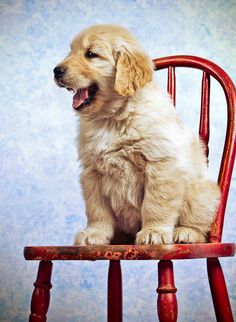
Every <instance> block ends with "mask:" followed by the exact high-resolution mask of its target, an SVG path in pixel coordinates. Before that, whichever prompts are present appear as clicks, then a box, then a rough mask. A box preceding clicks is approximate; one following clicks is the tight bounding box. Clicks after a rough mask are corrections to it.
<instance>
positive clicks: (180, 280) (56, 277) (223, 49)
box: [0, 0, 236, 322]
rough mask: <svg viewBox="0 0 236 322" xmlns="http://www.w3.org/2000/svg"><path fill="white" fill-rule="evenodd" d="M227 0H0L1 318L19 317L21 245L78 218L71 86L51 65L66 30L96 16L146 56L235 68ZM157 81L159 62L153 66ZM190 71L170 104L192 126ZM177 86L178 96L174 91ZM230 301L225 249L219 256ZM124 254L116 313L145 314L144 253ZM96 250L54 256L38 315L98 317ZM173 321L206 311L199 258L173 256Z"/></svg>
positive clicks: (68, 229) (64, 43) (101, 310)
mask: <svg viewBox="0 0 236 322" xmlns="http://www.w3.org/2000/svg"><path fill="white" fill-rule="evenodd" d="M235 20H236V3H235V1H234V0H228V1H223V0H222V1H221V0H201V1H200V0H199V1H197V0H179V1H171V0H156V1H155V0H147V1H145V0H133V1H131V0H130V1H125V0H120V1H118V0H112V1H109V0H106V1H105V0H99V1H97V0H96V1H95V0H89V1H75V0H74V1H70V0H69V1H61V0H59V1H56V0H48V1H26V0H15V1H14V0H8V1H7V0H6V1H4V0H1V1H0V46H1V50H0V61H1V72H0V91H1V95H0V109H1V111H0V118H1V126H0V178H1V181H0V185H1V186H0V209H1V224H0V225H1V239H0V243H1V256H0V261H1V263H0V276H1V277H0V311H1V312H0V321H1V322H11V321H14V322H23V321H24V322H25V321H26V319H27V316H28V310H29V302H30V296H31V291H32V283H33V281H34V279H35V275H36V270H37V263H34V262H25V261H24V259H23V247H24V245H70V244H72V242H73V236H74V234H75V233H76V232H77V231H78V230H79V229H82V228H83V227H84V226H85V223H86V220H85V214H84V212H85V208H84V202H83V198H82V194H81V188H80V186H79V183H78V176H79V172H80V169H79V163H78V162H77V153H76V147H75V136H76V132H77V128H78V127H79V122H78V120H77V119H76V117H75V115H74V112H73V111H72V108H71V101H72V98H71V95H70V94H69V93H68V92H67V91H65V90H61V89H59V88H58V87H56V86H55V84H54V82H53V75H52V70H53V68H54V66H55V64H56V63H57V62H58V61H60V60H61V59H62V58H63V57H64V56H65V55H66V54H67V53H68V51H69V43H70V41H71V39H72V38H73V37H74V36H75V35H76V34H77V33H78V32H79V31H80V30H81V29H82V28H84V27H86V26H89V25H91V24H95V23H116V24H121V25H123V26H125V27H128V28H129V29H130V30H131V31H132V32H134V33H135V34H136V35H137V37H138V39H139V40H140V42H141V43H142V44H143V47H144V48H146V50H147V52H148V53H149V55H150V56H151V57H160V56H164V55H172V54H192V55H198V56H202V57H205V58H207V59H210V60H212V61H214V62H215V63H217V64H219V65H220V66H222V67H223V68H224V69H225V70H226V71H227V72H228V73H229V75H230V76H231V77H232V78H233V79H234V80H235V79H236V77H235V76H236V75H235V70H236V60H235V57H236V24H235ZM156 78H157V80H158V81H159V82H160V84H161V86H163V87H164V88H165V86H166V85H165V82H164V77H163V74H162V73H160V74H158V75H157V76H156ZM200 78H201V77H200V74H198V73H197V72H195V73H194V72H193V73H191V72H190V71H184V72H179V73H178V75H177V81H178V84H179V85H178V93H177V101H178V103H177V108H178V111H179V113H180V115H181V117H182V118H183V120H184V121H185V122H187V123H189V125H190V127H191V128H192V129H193V131H196V126H194V124H196V123H197V122H198V118H199V113H198V107H199V97H198V95H199V90H200V87H199V81H200ZM212 87H213V94H212V96H211V103H212V108H213V112H212V122H213V127H212V130H211V142H210V143H211V144H210V151H211V153H212V157H211V160H210V171H211V175H212V176H213V177H216V168H217V166H218V164H219V155H220V152H221V150H222V137H223V134H224V127H223V124H224V119H225V115H226V112H225V104H224V97H223V93H222V91H221V90H220V89H219V87H218V86H217V85H216V84H215V83H214V82H212ZM182 94H183V95H184V97H183V96H182ZM235 197H236V185H235V176H234V179H233V182H232V185H231V192H230V196H229V203H228V208H227V217H226V222H225V233H224V240H227V241H231V242H233V241H235V230H236V221H235V217H234V218H233V215H234V216H235ZM221 262H222V265H223V268H224V270H225V274H226V280H227V283H228V288H229V293H230V297H231V302H232V305H233V309H234V312H235V309H236V285H235V276H236V265H235V260H232V259H222V261H221ZM122 264H123V280H124V321H126V322H131V321H145V322H153V321H156V293H155V289H156V287H157V271H156V263H155V262H146V261H144V262H139V263H138V262H126V263H122ZM106 273H107V263H105V262H96V263H94V262H93V263H90V262H73V263H72V262H71V263H68V262H67V263H66V262H61V263H55V264H54V274H53V280H52V283H53V289H52V300H51V306H50V310H49V313H48V321H51V322H65V321H66V322H75V321H81V322H104V321H105V314H106V278H107V277H106ZM175 280H176V286H177V288H178V293H177V295H178V300H179V321H182V322H206V321H215V318H214V313H213V306H212V303H211V299H210V292H209V287H208V284H207V275H206V270H205V262H204V261H203V260H195V261H191V262H187V261H185V262H181V261H179V262H176V264H175Z"/></svg>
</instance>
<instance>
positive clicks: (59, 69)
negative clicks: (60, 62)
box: [53, 66, 66, 78]
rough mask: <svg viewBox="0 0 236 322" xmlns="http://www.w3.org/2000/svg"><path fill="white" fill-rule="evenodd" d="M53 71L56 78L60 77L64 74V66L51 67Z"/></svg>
mask: <svg viewBox="0 0 236 322" xmlns="http://www.w3.org/2000/svg"><path fill="white" fill-rule="evenodd" d="M53 72H54V75H55V77H56V78H60V77H62V76H63V75H64V74H65V72H66V68H64V67H62V66H61V67H60V66H58V67H55V68H54V69H53Z"/></svg>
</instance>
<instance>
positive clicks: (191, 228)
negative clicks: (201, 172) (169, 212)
mask: <svg viewBox="0 0 236 322" xmlns="http://www.w3.org/2000/svg"><path fill="white" fill-rule="evenodd" d="M219 197H220V193H219V188H218V186H217V184H216V183H215V182H213V181H211V180H198V181H197V182H194V183H192V184H191V185H190V186H189V188H188V189H187V191H186V194H185V198H184V202H183V205H182V207H181V210H180V217H179V222H178V226H177V227H176V228H175V231H174V242H175V243H204V242H206V241H207V237H208V233H209V232H210V229H211V224H212V222H213V219H214V215H215V212H216V208H217V204H218V202H219Z"/></svg>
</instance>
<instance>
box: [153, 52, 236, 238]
mask: <svg viewBox="0 0 236 322" xmlns="http://www.w3.org/2000/svg"><path fill="white" fill-rule="evenodd" d="M153 62H154V65H155V69H156V70H161V69H164V68H168V81H167V90H168V93H169V94H170V96H171V98H172V100H173V103H174V105H175V102H176V77H175V68H176V67H191V68H195V69H200V70H202V71H203V76H202V90H201V114H200V126H199V135H200V137H201V139H202V140H203V142H204V143H205V146H206V156H207V157H208V153H209V148H208V142H209V133H210V131H209V129H210V117H209V111H210V110H209V108H210V77H211V76H212V77H214V78H215V79H216V80H217V81H218V82H219V83H220V85H221V86H222V88H223V90H224V93H225V97H226V103H227V129H226V137H225V143H224V149H223V154H222V158H221V165H220V170H219V174H218V184H219V186H220V189H221V195H222V197H221V201H220V204H219V207H218V210H217V213H216V217H215V220H214V223H213V225H212V230H211V235H210V242H213V243H214V242H215V243H217V242H220V241H221V238H222V231H223V224H224V216H225V208H226V202H227V197H228V192H229V186H230V180H231V176H232V171H233V165H234V159H235V154H236V88H235V86H234V84H233V82H232V80H231V79H230V77H229V76H228V75H227V74H226V72H225V71H224V70H223V69H222V68H220V67H219V66H217V65H216V64H214V63H212V62H211V61H209V60H206V59H203V58H199V57H195V56H185V55H178V56H169V57H163V58H157V59H154V60H153Z"/></svg>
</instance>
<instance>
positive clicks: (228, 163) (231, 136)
mask: <svg viewBox="0 0 236 322" xmlns="http://www.w3.org/2000/svg"><path fill="white" fill-rule="evenodd" d="M154 63H155V66H156V70H161V69H164V68H167V69H168V92H169V94H170V95H171V97H172V99H173V102H174V104H175V99H176V94H175V93H176V79H175V68H176V67H191V68H196V69H200V70H202V71H203V77H202V94H201V116H200V127H199V134H200V136H201V138H202V140H203V141H204V142H205V145H206V155H207V156H208V140H209V107H210V78H211V77H214V78H215V79H216V80H217V81H218V82H219V83H220V85H221V86H222V88H223V90H224V93H225V97H226V102H227V108H228V111H227V113H228V120H227V130H226V138H225V144H224V150H223V155H222V160H221V165H220V170H219V177H218V183H219V186H220V189H221V192H222V199H221V202H220V205H219V208H218V210H217V213H216V217H215V220H214V223H213V225H212V231H211V234H210V238H209V242H208V243H205V244H168V245H162V244H160V245H148V246H144V245H108V246H107V245H102V246H76V247H73V246H48V247H46V246H45V247H40V246H37V247H25V249H24V256H25V259H27V260H37V261H40V263H39V270H38V275H37V279H36V282H35V283H34V286H35V289H34V292H33V295H32V301H31V314H30V317H29V321H31V322H43V321H46V313H47V310H48V307H49V299H50V288H51V287H52V286H51V283H50V278H51V272H52V261H53V260H109V261H110V266H109V272H108V322H121V321H122V281H121V266H120V260H147V259H150V260H159V263H158V282H159V284H158V288H157V293H158V300H157V312H158V317H159V320H160V321H161V322H170V321H177V312H178V308H177V299H176V288H175V285H174V274H173V263H172V260H177V259H193V258H206V260H207V270H208V279H209V284H210V289H211V294H212V300H213V304H214V308H215V314H216V319H217V321H220V322H232V321H233V315H232V311H231V307H230V301H229V297H228V292H227V288H226V284H225V279H224V274H223V271H222V268H221V265H220V262H219V259H218V257H225V256H234V254H235V244H234V243H221V237H222V230H223V223H224V214H225V207H226V201H227V196H228V191H229V186H230V179H231V175H232V170H233V163H234V158H235V152H236V89H235V87H234V84H233V82H232V81H231V79H230V78H229V76H228V75H227V74H226V73H225V72H224V71H223V70H222V69H221V68H220V67H219V66H217V65H215V64H214V63H212V62H210V61H208V60H205V59H202V58H198V57H194V56H182V55H181V56H171V57H164V58H158V59H155V60H154ZM94 265H95V264H94Z"/></svg>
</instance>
